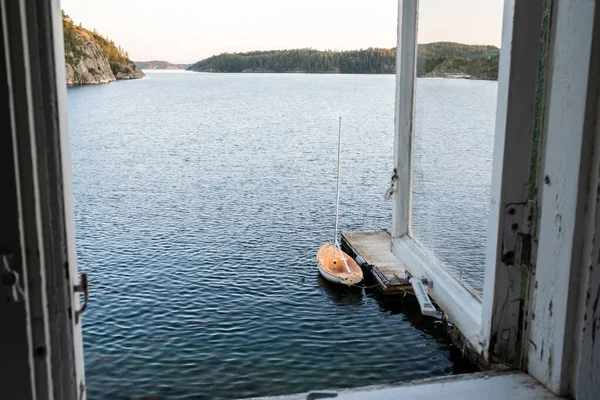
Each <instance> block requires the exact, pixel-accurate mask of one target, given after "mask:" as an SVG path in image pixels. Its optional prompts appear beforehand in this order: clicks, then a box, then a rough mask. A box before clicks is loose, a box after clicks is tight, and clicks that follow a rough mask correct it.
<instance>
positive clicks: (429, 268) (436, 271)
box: [392, 235, 485, 354]
mask: <svg viewBox="0 0 600 400" xmlns="http://www.w3.org/2000/svg"><path fill="white" fill-rule="evenodd" d="M392 250H393V252H394V255H395V256H396V258H397V259H398V261H400V262H401V263H402V264H403V265H404V266H405V267H406V268H407V270H408V271H409V272H410V273H411V275H413V276H414V277H427V278H428V279H429V280H430V281H431V282H433V285H432V286H431V287H429V295H430V296H431V298H432V299H433V300H434V301H435V302H436V303H437V304H438V305H439V307H440V308H441V309H442V310H443V311H444V312H445V313H446V314H448V317H449V318H450V320H451V321H452V322H453V323H454V324H456V326H457V327H458V329H459V330H460V331H461V332H462V333H463V335H464V336H465V337H466V339H467V341H468V342H469V344H470V345H471V347H472V349H473V350H474V351H476V352H478V353H480V354H481V353H482V352H483V351H484V347H485V346H484V343H483V341H482V340H481V338H480V332H481V315H482V314H481V313H482V305H481V299H480V298H479V297H478V296H476V295H475V294H474V293H473V292H472V291H471V290H470V289H469V288H467V287H465V286H463V285H462V284H461V283H460V282H458V280H456V278H454V277H453V276H452V275H451V274H450V273H449V272H448V270H447V269H446V268H445V266H444V264H443V263H441V262H440V261H438V260H435V259H434V258H433V257H431V256H430V255H429V254H427V253H426V252H425V250H423V248H422V247H421V246H420V245H419V244H418V243H417V242H416V241H415V240H414V239H413V238H411V237H410V236H408V235H404V236H402V237H400V238H396V239H393V240H392Z"/></svg>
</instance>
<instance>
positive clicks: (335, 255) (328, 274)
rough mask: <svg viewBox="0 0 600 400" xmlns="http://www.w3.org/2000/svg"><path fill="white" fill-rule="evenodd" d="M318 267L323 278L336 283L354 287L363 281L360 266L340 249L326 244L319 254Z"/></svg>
mask: <svg viewBox="0 0 600 400" xmlns="http://www.w3.org/2000/svg"><path fill="white" fill-rule="evenodd" d="M317 265H318V267H319V272H320V273H321V275H322V276H323V278H325V279H327V280H328V281H331V282H334V283H341V284H342V285H346V286H352V285H356V284H357V283H360V282H361V281H362V280H363V272H362V269H360V266H359V265H358V264H357V263H356V261H354V260H353V259H352V257H350V256H349V255H348V254H346V253H344V252H343V251H341V250H340V249H338V248H336V247H335V246H333V245H332V244H330V243H325V244H324V245H323V246H321V248H320V249H319V251H318V252H317Z"/></svg>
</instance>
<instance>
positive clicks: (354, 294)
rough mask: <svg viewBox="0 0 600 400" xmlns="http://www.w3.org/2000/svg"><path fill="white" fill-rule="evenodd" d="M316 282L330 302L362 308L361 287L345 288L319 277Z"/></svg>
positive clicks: (362, 291)
mask: <svg viewBox="0 0 600 400" xmlns="http://www.w3.org/2000/svg"><path fill="white" fill-rule="evenodd" d="M317 282H318V284H319V287H321V288H322V289H323V292H325V294H327V296H328V297H329V299H330V300H332V301H333V302H334V303H336V304H337V305H340V306H362V305H363V297H364V290H363V288H362V287H361V286H351V287H347V286H344V285H339V284H336V283H333V282H329V281H328V280H327V279H325V278H323V277H322V276H321V275H319V277H318V279H317Z"/></svg>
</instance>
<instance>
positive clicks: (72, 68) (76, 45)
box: [63, 13, 145, 86]
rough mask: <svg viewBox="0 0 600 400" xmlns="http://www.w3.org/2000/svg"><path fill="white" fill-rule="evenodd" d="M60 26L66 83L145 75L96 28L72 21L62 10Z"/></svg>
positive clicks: (72, 84) (87, 82)
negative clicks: (92, 29)
mask: <svg viewBox="0 0 600 400" xmlns="http://www.w3.org/2000/svg"><path fill="white" fill-rule="evenodd" d="M63 30H64V40H65V43H64V44H65V75H66V79H67V85H68V86H78V85H97V84H103V83H110V82H114V81H116V80H121V79H139V78H143V77H144V76H145V75H144V73H143V72H142V70H140V69H139V68H138V67H137V66H136V65H135V64H134V62H133V61H131V60H130V59H129V58H128V57H127V53H126V52H124V51H123V50H122V49H121V48H117V46H116V45H115V44H114V43H113V42H112V41H110V40H108V39H106V38H104V37H102V36H101V35H99V34H98V33H96V32H95V31H94V32H91V31H88V30H87V29H85V28H83V27H82V26H81V25H79V26H77V25H75V24H74V23H73V21H72V20H71V18H70V17H69V16H67V15H66V14H64V13H63Z"/></svg>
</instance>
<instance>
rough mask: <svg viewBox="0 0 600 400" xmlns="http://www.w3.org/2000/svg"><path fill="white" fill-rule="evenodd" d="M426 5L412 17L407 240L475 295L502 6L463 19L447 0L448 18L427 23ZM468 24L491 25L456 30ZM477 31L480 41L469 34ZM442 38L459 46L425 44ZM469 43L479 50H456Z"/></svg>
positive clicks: (479, 285) (481, 262)
mask: <svg viewBox="0 0 600 400" xmlns="http://www.w3.org/2000/svg"><path fill="white" fill-rule="evenodd" d="M431 3H434V2H431V1H423V2H421V9H420V17H419V18H420V20H419V27H420V29H422V30H420V31H419V42H420V44H419V49H418V54H419V56H418V61H417V76H418V78H417V85H416V104H415V139H414V149H413V151H414V171H413V187H412V189H413V198H412V226H411V227H412V234H413V236H414V238H415V239H416V240H417V241H418V242H419V243H420V244H421V245H422V246H423V247H424V248H425V249H426V250H427V251H428V252H429V253H430V254H432V255H433V256H434V257H435V258H437V259H438V260H440V261H442V262H443V263H444V264H445V265H446V266H447V268H448V269H449V270H450V271H451V273H452V274H453V275H454V276H456V278H457V279H460V280H461V281H462V282H463V283H464V284H466V285H468V286H470V287H472V288H473V289H475V290H476V291H478V292H480V293H481V290H482V287H483V273H484V262H485V244H486V233H487V222H488V212H489V199H490V185H491V172H492V158H493V154H492V153H493V145H494V128H495V116H496V97H497V89H498V83H497V74H498V59H499V56H498V54H499V48H498V47H497V46H499V42H500V26H501V17H502V2H501V1H497V2H494V3H498V4H495V6H494V7H491V8H490V10H488V11H484V10H479V9H478V8H477V7H476V9H475V10H470V11H469V12H468V13H467V15H465V14H464V13H462V11H461V12H460V13H458V12H456V10H454V7H456V8H457V9H460V10H464V9H469V4H470V3H472V2H470V1H467V0H463V1H461V2H452V9H449V10H448V14H447V18H448V20H447V21H441V22H440V21H433V20H432V19H428V17H429V15H430V13H429V10H430V8H432V6H433V4H431ZM456 3H461V4H456ZM462 3H464V4H462ZM467 3H469V4H467ZM435 5H436V8H437V7H439V6H442V7H444V6H447V5H445V4H444V2H435ZM478 7H479V6H478ZM453 10H454V11H453ZM431 15H432V14H431ZM436 15H439V10H437V11H436ZM469 19H478V21H479V20H481V19H484V20H489V21H491V22H494V23H491V22H488V24H487V25H489V26H488V27H485V26H483V25H481V23H482V21H479V22H478V23H475V24H473V25H472V26H469V27H468V28H464V26H465V25H468V22H469V21H468V20H469ZM438 23H441V26H438ZM495 24H497V25H495ZM494 28H497V29H494ZM440 29H442V30H443V31H444V32H443V33H440V32H441V31H440V32H438V30H440ZM466 29H468V31H465V30H466ZM478 29H479V30H481V35H477V34H475V32H474V31H475V30H478ZM444 34H445V35H446V37H448V35H449V37H456V41H457V42H459V41H460V42H462V43H460V44H459V43H454V42H439V41H436V42H432V40H436V38H437V36H436V35H444ZM479 38H480V39H479ZM475 40H481V42H482V43H483V44H484V45H469V44H463V43H473V42H474V41H475ZM423 43H425V44H423Z"/></svg>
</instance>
